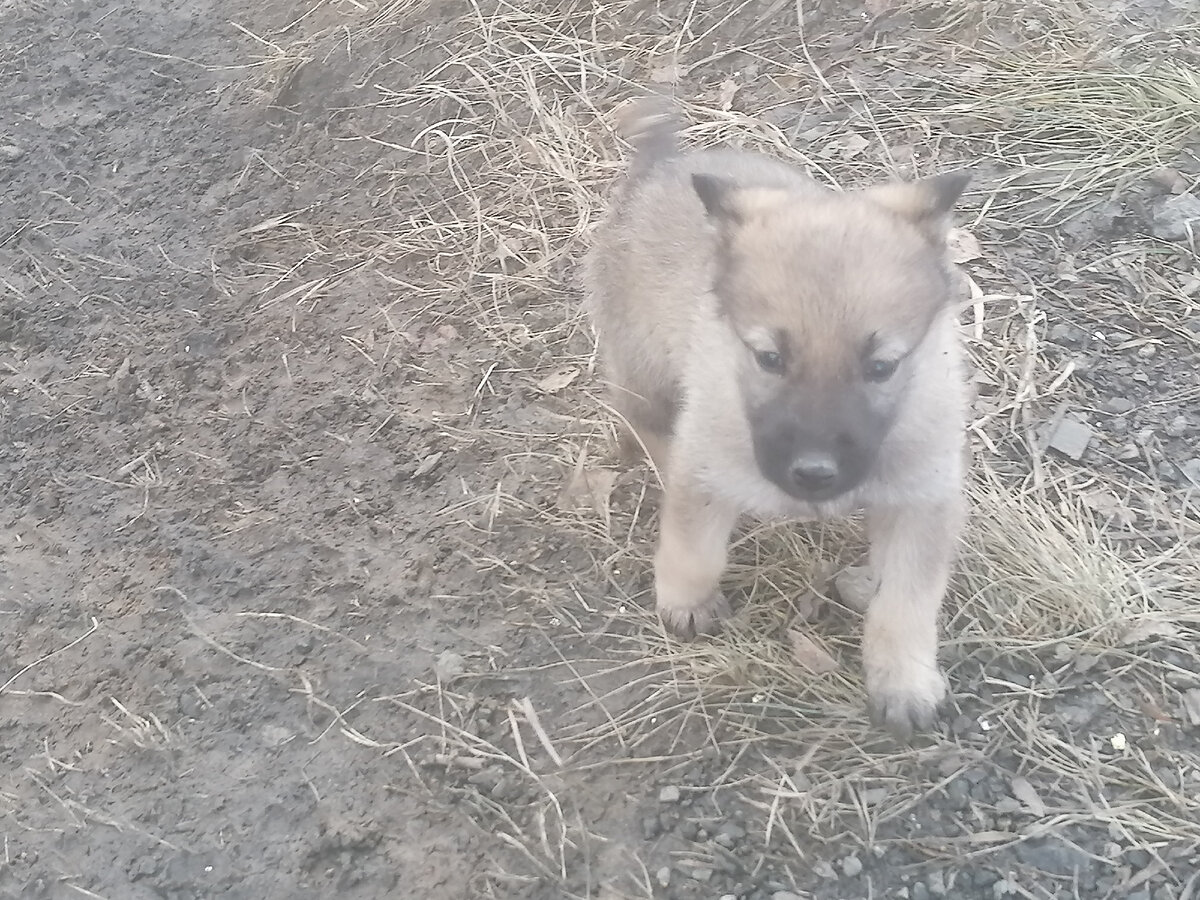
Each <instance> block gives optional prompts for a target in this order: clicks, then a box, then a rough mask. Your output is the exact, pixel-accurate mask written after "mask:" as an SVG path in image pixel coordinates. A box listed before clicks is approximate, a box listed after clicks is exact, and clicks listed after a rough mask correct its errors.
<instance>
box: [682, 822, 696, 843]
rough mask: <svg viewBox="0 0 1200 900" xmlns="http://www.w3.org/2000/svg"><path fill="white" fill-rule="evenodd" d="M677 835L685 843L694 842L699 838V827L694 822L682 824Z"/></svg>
mask: <svg viewBox="0 0 1200 900" xmlns="http://www.w3.org/2000/svg"><path fill="white" fill-rule="evenodd" d="M679 834H680V836H681V837H682V838H683V839H684V840H685V841H694V840H696V839H697V838H698V837H699V836H700V826H698V825H697V824H696V823H695V822H683V823H682V824H680V826H679Z"/></svg>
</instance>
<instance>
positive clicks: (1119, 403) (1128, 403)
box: [1104, 397, 1134, 416]
mask: <svg viewBox="0 0 1200 900" xmlns="http://www.w3.org/2000/svg"><path fill="white" fill-rule="evenodd" d="M1133 407H1134V403H1133V401H1132V400H1130V399H1129V398H1128V397H1109V398H1108V399H1107V400H1105V401H1104V409H1105V411H1106V412H1110V413H1115V414H1116V415H1118V416H1123V415H1124V414H1125V413H1127V412H1129V411H1130V410H1132V409H1133Z"/></svg>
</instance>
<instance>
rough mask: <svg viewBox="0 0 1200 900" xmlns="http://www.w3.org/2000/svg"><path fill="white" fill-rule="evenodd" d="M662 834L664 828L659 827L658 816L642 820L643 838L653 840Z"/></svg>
mask: <svg viewBox="0 0 1200 900" xmlns="http://www.w3.org/2000/svg"><path fill="white" fill-rule="evenodd" d="M660 834H662V828H661V827H659V824H658V817H657V816H646V817H645V818H644V819H642V837H643V838H645V839H646V840H648V841H649V840H653V839H654V838H656V837H658V836H659V835H660Z"/></svg>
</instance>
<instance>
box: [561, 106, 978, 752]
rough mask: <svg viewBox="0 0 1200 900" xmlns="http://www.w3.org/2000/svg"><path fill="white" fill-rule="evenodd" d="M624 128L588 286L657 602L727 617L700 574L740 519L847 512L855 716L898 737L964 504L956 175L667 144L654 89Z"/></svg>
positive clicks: (715, 585) (933, 627)
mask: <svg viewBox="0 0 1200 900" xmlns="http://www.w3.org/2000/svg"><path fill="white" fill-rule="evenodd" d="M623 131H624V133H625V135H626V136H627V137H628V138H629V140H630V141H631V142H632V143H633V144H634V146H635V148H636V155H635V158H634V159H633V161H632V163H631V165H630V169H629V172H628V174H627V176H626V178H625V180H624V183H623V184H622V185H621V186H620V188H619V189H618V190H617V191H616V193H615V197H614V202H613V207H612V209H611V210H610V213H609V215H608V217H607V219H606V221H605V222H603V223H602V225H601V227H600V229H599V230H598V233H597V237H596V240H595V242H594V244H593V246H592V247H591V249H590V250H589V253H588V256H587V259H586V263H585V271H584V284H585V299H586V303H587V307H588V310H589V315H590V316H591V319H592V322H593V325H594V327H595V329H596V332H597V334H598V340H599V343H598V348H599V353H600V359H601V364H602V366H603V367H604V370H605V372H606V375H607V378H608V381H609V382H610V384H611V387H612V392H611V402H612V405H613V407H614V408H615V410H616V411H617V412H618V413H619V415H620V417H621V419H622V420H623V424H624V426H625V427H626V429H627V431H626V433H625V436H624V439H625V443H626V446H630V445H634V444H637V445H640V446H642V447H644V448H645V449H646V450H647V452H648V453H649V455H650V457H651V459H652V461H653V463H654V464H655V466H656V467H657V468H658V470H659V471H660V473H661V474H662V477H663V481H664V497H663V506H662V510H661V525H660V535H659V542H658V548H657V552H656V555H655V560H654V577H655V592H656V601H657V608H658V612H659V615H660V616H661V618H662V620H663V622H664V624H665V625H666V626H667V627H668V628H669V629H671V630H672V631H673V632H675V633H677V634H679V635H680V636H683V637H690V636H693V635H695V634H696V633H702V632H712V631H714V630H715V629H716V628H717V627H718V626H719V623H720V620H721V619H722V618H723V617H725V616H727V615H728V614H729V606H728V603H727V602H726V600H725V597H724V595H723V594H722V592H721V589H720V586H719V581H720V578H721V574H722V572H723V570H724V568H725V565H726V553H727V546H728V543H729V536H730V533H731V531H732V529H733V526H734V524H735V521H736V519H737V518H738V516H739V515H740V514H742V513H750V514H753V515H756V516H759V517H771V518H774V517H787V518H801V519H805V518H807V519H812V518H826V517H831V516H842V515H848V514H851V513H855V512H859V511H862V512H865V516H866V523H867V530H868V538H869V542H870V551H869V566H870V572H871V575H872V578H873V579H874V582H875V585H876V588H875V593H874V595H873V597H872V599H871V602H870V606H869V609H868V612H867V615H866V623H865V631H864V639H863V659H864V665H865V677H866V685H867V692H868V695H869V701H870V709H871V713H872V717H873V719H874V720H875V721H876V722H879V723H882V724H884V725H886V726H887V727H889V728H890V729H891V730H892V731H893V732H894V733H896V734H897V735H899V736H901V737H907V736H909V735H910V734H911V733H912V731H913V729H915V728H916V729H922V728H927V727H928V726H929V725H931V724H932V722H933V720H934V719H935V717H936V713H937V710H938V707H939V705H940V704H941V702H942V701H943V699H944V698H945V696H946V681H945V677H944V676H943V674H942V673H941V671H940V669H939V668H938V662H937V650H938V612H939V608H940V605H941V601H942V597H943V595H944V593H945V591H946V586H947V582H948V580H949V577H950V571H951V567H952V563H953V559H954V555H955V548H956V544H957V539H958V535H959V531H960V527H961V524H962V521H963V518H964V509H965V499H964V491H963V475H964V472H963V469H964V452H963V446H964V432H965V416H966V396H967V395H966V379H965V374H964V370H963V362H962V356H961V349H960V346H959V342H958V339H957V334H956V330H955V321H954V319H955V309H954V307H955V301H956V300H957V295H956V290H955V286H956V281H955V278H954V274H953V269H952V267H951V264H950V262H949V260H948V258H947V253H946V248H945V238H946V233H947V230H948V228H949V214H950V211H951V209H952V207H953V206H954V204H955V202H956V201H957V200H958V197H959V195H960V193H961V192H962V190H963V189H964V187H965V186H966V184H967V181H968V177H969V176H967V175H964V174H946V175H939V176H936V177H932V178H925V179H922V180H919V181H915V182H911V183H888V184H880V185H877V186H874V187H868V188H866V189H863V190H857V191H852V192H847V193H840V192H835V191H831V190H828V189H825V188H823V187H821V186H819V185H817V184H816V183H814V182H813V181H811V180H810V179H808V178H807V177H805V176H804V175H803V174H801V173H800V172H798V171H796V170H795V169H793V168H791V167H790V166H787V165H784V164H783V163H781V162H777V161H775V160H772V159H769V158H766V157H764V156H761V155H757V154H753V153H748V152H742V151H737V150H731V149H716V150H703V151H698V152H691V153H682V152H681V151H680V150H679V148H678V146H677V140H676V135H677V131H678V128H677V124H676V119H675V116H674V113H673V111H672V110H671V108H670V107H669V106H667V105H666V104H665V103H664V102H663V101H657V100H646V101H642V102H641V103H640V104H638V105H637V106H636V107H635V108H634V109H633V112H632V113H631V114H629V115H627V116H626V118H625V121H624V125H623Z"/></svg>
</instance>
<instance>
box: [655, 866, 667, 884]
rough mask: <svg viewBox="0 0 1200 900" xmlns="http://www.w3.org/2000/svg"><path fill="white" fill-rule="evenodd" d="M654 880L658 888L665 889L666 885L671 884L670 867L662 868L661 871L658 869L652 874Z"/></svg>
mask: <svg viewBox="0 0 1200 900" xmlns="http://www.w3.org/2000/svg"><path fill="white" fill-rule="evenodd" d="M654 878H655V880H656V881H657V882H658V884H659V886H660V887H666V886H667V885H668V884H670V883H671V867H670V866H663V867H662V868H661V869H659V870H658V871H657V872H655V873H654Z"/></svg>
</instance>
